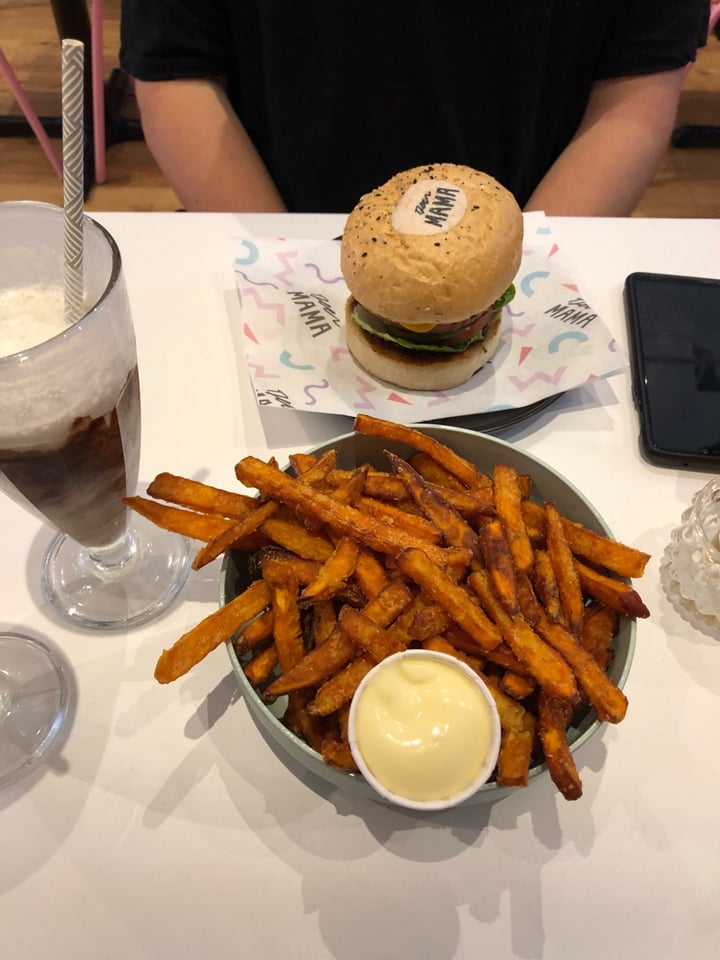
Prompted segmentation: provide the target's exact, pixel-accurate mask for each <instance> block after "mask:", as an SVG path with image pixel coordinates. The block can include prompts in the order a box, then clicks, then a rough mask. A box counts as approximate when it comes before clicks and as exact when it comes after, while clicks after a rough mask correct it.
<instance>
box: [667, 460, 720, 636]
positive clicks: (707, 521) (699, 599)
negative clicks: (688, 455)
mask: <svg viewBox="0 0 720 960" xmlns="http://www.w3.org/2000/svg"><path fill="white" fill-rule="evenodd" d="M664 576H665V579H666V581H667V583H668V585H669V586H670V588H671V591H673V592H677V593H679V594H680V596H681V597H682V599H683V600H684V601H685V602H686V603H690V604H692V606H693V607H694V608H695V610H696V611H697V612H698V613H700V614H701V615H702V616H703V617H707V618H712V619H715V620H717V621H718V624H720V477H715V478H713V479H712V480H710V481H709V483H707V484H706V485H705V486H704V487H703V488H702V489H701V490H698V492H697V493H696V494H695V496H694V497H693V500H692V503H691V505H690V507H689V508H688V509H687V510H686V511H685V512H684V513H683V515H682V518H681V525H680V526H679V527H677V528H676V529H675V530H673V532H672V537H671V542H670V545H669V546H668V548H667V550H666V555H665V571H664Z"/></svg>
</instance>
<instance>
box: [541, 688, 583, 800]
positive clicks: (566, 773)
mask: <svg viewBox="0 0 720 960" xmlns="http://www.w3.org/2000/svg"><path fill="white" fill-rule="evenodd" d="M571 712H572V707H568V705H567V703H564V702H562V701H560V700H557V699H556V698H555V697H551V696H549V695H548V694H547V692H546V691H545V690H541V691H540V696H539V698H538V733H539V735H540V742H541V743H542V747H543V753H544V754H545V762H546V763H547V765H548V770H549V771H550V776H551V777H552V780H553V783H554V784H555V786H556V787H557V788H558V790H559V791H560V793H561V794H562V795H563V797H565V799H566V800H577V799H578V798H579V797H581V796H582V780H581V779H580V774H579V773H578V769H577V766H576V765H575V760H574V759H573V755H572V753H571V752H570V747H569V746H568V742H567V736H566V729H567V724H568V720H569V714H570V713H571Z"/></svg>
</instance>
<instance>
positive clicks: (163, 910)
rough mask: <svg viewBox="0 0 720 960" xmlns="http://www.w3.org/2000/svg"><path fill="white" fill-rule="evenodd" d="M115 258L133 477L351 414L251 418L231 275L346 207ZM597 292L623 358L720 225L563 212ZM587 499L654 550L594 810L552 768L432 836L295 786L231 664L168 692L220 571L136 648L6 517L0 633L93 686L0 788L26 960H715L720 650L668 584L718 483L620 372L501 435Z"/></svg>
mask: <svg viewBox="0 0 720 960" xmlns="http://www.w3.org/2000/svg"><path fill="white" fill-rule="evenodd" d="M97 219H99V220H101V221H102V222H103V223H104V224H105V225H106V226H107V227H108V228H109V229H110V230H111V232H112V233H113V234H114V235H115V237H116V239H117V241H118V243H119V245H120V248H121V250H122V252H123V256H124V260H125V267H126V278H127V284H128V288H129V293H130V298H131V305H132V309H133V313H134V319H135V324H136V329H137V339H138V351H139V358H140V370H141V380H142V388H143V404H144V433H143V450H142V461H141V483H142V485H143V486H144V484H145V483H147V482H148V481H149V480H150V479H152V477H154V476H155V474H156V473H158V472H160V471H162V470H170V471H172V472H175V473H179V474H185V475H188V476H195V477H198V478H201V479H206V480H209V481H210V482H213V483H216V484H220V485H233V484H234V483H235V480H234V475H233V465H234V463H235V461H236V460H237V459H239V458H240V457H241V456H242V455H244V454H245V453H248V452H249V453H253V454H256V455H259V456H264V457H266V456H268V453H269V452H272V453H273V454H274V455H275V456H277V457H278V459H279V460H280V461H281V462H282V461H283V457H284V455H285V453H286V452H287V451H289V450H290V449H300V448H302V447H303V446H306V445H308V444H309V443H310V442H316V441H320V440H324V439H326V438H329V437H331V436H333V435H335V434H337V433H340V432H343V431H344V430H346V429H347V428H348V426H349V421H348V420H346V419H342V418H332V417H324V416H313V415H310V414H297V415H296V414H294V413H292V412H287V411H282V410H274V411H269V412H268V411H265V412H263V414H262V416H261V414H260V412H259V411H258V409H257V407H256V406H255V403H254V400H253V396H252V392H251V389H250V384H249V381H248V378H247V374H246V371H245V368H244V360H243V358H242V353H241V351H240V349H239V339H238V337H237V330H238V320H239V308H238V303H237V298H236V293H235V287H234V279H233V272H232V263H233V257H234V255H235V253H236V252H237V243H238V239H237V238H239V237H241V236H243V235H247V231H248V230H249V231H251V232H256V233H269V234H284V235H289V234H291V233H292V234H293V235H296V236H319V237H328V238H329V237H333V236H335V235H337V234H338V233H339V232H340V230H341V228H342V222H343V218H342V217H335V216H327V217H303V216H295V217H292V218H288V217H273V216H267V217H262V216H233V215H181V214H132V213H130V214H102V215H97ZM553 229H554V231H556V232H557V234H558V236H559V237H560V238H561V242H562V248H563V251H564V253H565V254H566V255H567V256H569V257H572V259H573V261H574V263H575V265H576V273H577V275H578V276H579V278H580V289H581V291H582V292H583V293H585V294H586V295H587V297H588V299H589V300H590V302H591V303H592V304H593V305H594V306H595V307H596V308H597V309H598V310H599V312H600V313H601V315H602V316H603V317H604V319H605V321H606V323H607V324H608V325H609V326H610V327H611V329H612V330H613V332H614V333H615V335H616V336H617V338H618V340H619V341H620V342H621V343H625V340H626V337H625V328H624V317H623V311H622V295H621V291H622V283H623V280H624V278H625V276H626V275H627V274H628V273H630V272H631V271H633V270H654V271H664V272H671V273H672V272H677V273H683V274H697V275H701V276H713V275H717V271H718V262H719V258H718V255H719V254H720V222H718V221H692V222H691V221H669V220H668V221H658V220H622V221H621V220H570V219H562V220H555V221H553ZM504 436H505V438H506V439H511V440H513V441H514V442H517V443H518V444H519V445H521V446H522V447H524V448H525V449H526V450H528V451H530V452H531V453H533V454H536V455H537V456H539V457H541V458H542V459H543V460H545V461H546V462H548V463H550V464H551V465H552V466H554V467H555V468H556V469H557V470H559V471H560V472H561V473H563V474H564V475H565V476H566V477H568V478H569V479H570V480H571V481H572V482H574V483H575V484H576V485H577V486H578V487H579V488H580V489H581V490H583V492H584V493H585V494H586V495H587V497H588V498H589V499H590V500H591V502H592V503H594V505H595V506H596V507H597V508H598V510H599V511H600V512H601V513H602V514H603V515H604V517H605V518H606V520H607V521H608V522H609V524H610V526H611V528H612V529H613V530H615V531H616V533H617V534H618V536H620V537H621V538H622V539H624V540H626V541H627V542H629V543H631V544H634V545H636V546H638V547H640V548H641V549H643V550H646V551H648V552H650V553H652V554H653V560H652V562H651V564H650V565H649V569H648V572H647V574H646V576H645V578H644V579H643V580H642V581H641V582H640V590H641V593H642V595H643V597H644V599H645V601H646V603H647V604H648V606H649V607H650V609H651V611H652V617H651V619H650V620H649V621H644V622H641V623H640V624H639V627H638V638H637V640H638V642H637V651H636V656H635V661H634V664H633V668H632V671H631V674H630V678H629V682H628V685H627V687H626V692H627V693H628V696H629V700H630V709H629V712H628V716H627V718H626V720H625V721H624V722H623V723H622V724H621V725H620V726H619V727H617V728H611V729H606V730H605V731H604V733H603V734H602V735H601V736H596V737H595V738H594V739H593V740H591V741H590V743H589V744H587V745H586V746H585V747H583V748H582V750H581V751H580V753H579V754H578V756H577V759H578V762H579V765H580V766H581V773H582V775H583V779H584V788H585V792H584V796H583V797H582V799H581V800H579V801H578V802H576V803H567V802H565V801H563V800H562V798H560V797H559V796H558V793H557V791H556V790H555V788H554V787H553V785H552V784H551V783H550V781H549V779H548V778H541V779H540V782H535V783H534V784H533V785H532V786H531V787H529V788H528V789H527V790H524V791H523V790H520V791H518V792H517V793H516V794H514V795H513V796H511V797H510V798H508V799H505V800H503V801H502V802H500V803H498V804H496V805H494V806H487V807H473V808H468V809H465V808H460V809H457V810H455V811H452V812H450V813H447V814H444V815H441V816H437V817H435V818H434V819H430V820H426V821H423V820H420V819H417V818H415V817H414V816H412V815H410V814H409V813H405V812H401V811H394V810H392V809H389V808H387V807H384V806H381V805H379V804H377V803H373V802H369V801H368V802H366V803H360V804H358V803H356V802H355V801H354V800H351V799H349V798H347V797H345V796H344V795H342V794H340V793H337V792H333V790H332V789H331V788H329V787H327V786H324V785H323V784H321V783H320V782H318V781H315V780H310V779H307V778H306V779H305V780H303V779H302V778H301V777H300V776H298V770H297V769H295V768H292V767H291V766H290V765H289V764H288V763H286V762H285V761H284V760H283V758H282V756H281V755H280V754H278V753H276V752H274V750H273V749H272V748H271V747H270V746H269V744H268V743H267V742H266V741H265V740H264V739H263V737H262V736H261V735H260V733H259V732H258V729H257V728H256V726H255V724H254V723H253V721H252V719H251V718H250V715H249V714H248V711H247V709H246V707H245V705H244V704H243V703H242V702H237V700H238V695H237V691H236V685H235V682H234V679H233V676H232V673H231V671H230V665H229V662H228V659H227V656H226V654H225V652H224V650H222V649H221V650H218V651H216V652H215V653H214V654H213V655H212V656H209V657H208V658H207V659H206V660H205V661H204V662H203V663H202V664H200V665H199V666H198V667H197V668H196V669H195V670H193V671H192V672H191V673H190V674H189V675H188V676H186V677H184V678H182V679H181V680H179V681H178V682H176V683H175V684H172V685H169V686H167V687H161V686H159V685H158V684H156V683H155V681H154V680H153V668H154V664H155V660H156V658H157V656H158V654H159V652H160V651H161V649H162V648H163V647H166V646H169V645H170V644H171V643H172V642H173V641H174V640H175V639H176V638H177V637H178V636H179V635H180V634H181V633H182V632H184V631H185V630H186V629H188V628H189V627H190V626H191V625H192V624H194V623H195V622H197V621H198V620H199V619H200V618H201V617H202V616H204V615H205V614H207V613H208V612H210V611H211V610H212V609H213V608H214V606H215V604H216V603H217V596H218V582H217V577H218V572H219V566H218V564H217V563H216V564H214V565H212V566H211V567H209V568H206V569H205V570H203V571H202V572H201V573H199V574H197V575H193V576H192V578H191V580H190V581H189V582H188V584H187V585H186V587H185V588H184V590H183V592H182V594H181V598H180V600H179V601H178V602H177V603H176V604H175V605H174V606H173V607H172V609H171V610H170V611H169V612H168V614H167V615H166V616H165V617H163V618H162V619H160V620H157V621H156V622H154V623H151V624H149V625H148V626H146V627H145V628H142V629H138V630H136V631H132V632H128V633H127V634H110V635H102V634H93V633H90V632H84V631H83V632H81V631H76V630H72V629H68V628H67V627H65V626H63V625H62V624H60V623H59V622H58V621H57V620H56V619H54V617H53V614H52V613H51V611H50V610H48V608H47V606H46V605H45V604H44V603H43V601H42V600H41V598H40V595H39V587H38V570H39V564H40V559H41V556H42V553H43V551H44V549H45V547H46V545H47V544H48V542H49V540H50V537H51V531H50V529H49V528H47V527H43V526H41V525H40V524H39V523H38V522H37V521H35V520H34V519H32V518H31V517H29V516H28V515H26V514H24V513H23V512H22V511H21V510H20V508H18V507H16V506H15V505H14V504H12V503H11V502H9V501H3V502H2V503H0V523H1V525H2V530H3V535H2V550H1V551H0V577H1V581H2V602H1V604H0V629H3V628H4V629H16V630H21V631H27V632H30V633H32V634H35V635H38V636H40V637H45V638H48V639H50V640H52V641H54V642H55V643H56V644H58V645H59V646H60V647H61V648H62V650H63V651H64V653H65V655H66V656H67V658H68V659H69V661H70V663H71V664H72V667H73V670H74V673H75V678H76V684H77V691H78V699H77V708H76V712H75V717H74V722H73V724H72V727H71V728H70V730H69V733H68V738H67V740H66V742H65V743H64V745H63V747H62V750H61V752H60V753H59V754H58V755H57V756H55V757H53V758H52V760H51V762H50V763H48V764H45V765H44V766H43V767H42V769H40V770H38V772H37V773H36V774H34V775H33V776H32V777H31V778H28V779H25V780H24V781H22V782H20V783H19V784H17V785H15V786H14V787H11V788H8V789H6V790H5V791H3V792H2V793H0V837H1V838H2V851H1V854H0V894H1V895H2V896H1V899H0V917H1V918H2V926H1V928H0V930H1V933H0V937H1V938H2V939H1V940H0V942H1V943H2V956H3V957H7V958H8V960H10V958H13V960H26V958H27V960H30V958H33V960H35V958H38V957H48V958H51V960H65V958H71V960H77V958H86V957H87V958H93V960H100V958H118V960H140V958H143V960H158V958H185V957H188V958H191V957H193V958H194V957H207V958H213V960H219V958H225V957H228V958H230V957H232V958H234V960H235V958H262V960H270V958H283V960H289V958H293V960H294V958H311V960H325V958H330V957H332V958H337V960H369V958H393V960H394V958H405V957H407V958H421V960H425V958H427V960H449V958H470V957H472V958H476V957H491V958H494V960H495V958H505V957H521V958H527V960H536V958H543V960H555V958H563V960H590V958H609V957H613V958H616V960H619V958H628V960H630V958H633V960H634V958H637V957H638V956H646V957H652V958H653V960H660V958H667V960H678V958H680V957H692V958H693V960H704V958H715V957H717V956H720V828H719V827H718V819H719V816H720V800H719V798H718V794H719V793H720V774H719V771H720V760H719V759H718V755H719V752H720V751H719V748H718V738H717V730H718V720H719V718H720V646H719V641H718V639H716V638H714V637H712V636H709V635H707V634H704V633H702V632H698V631H696V630H694V629H693V628H692V627H691V626H690V625H689V624H688V623H687V622H685V621H684V620H683V619H682V617H681V616H680V615H679V614H678V613H677V612H676V611H675V609H674V608H673V607H672V605H671V604H670V602H669V601H668V600H667V599H666V597H665V595H664V593H663V591H662V588H661V586H660V583H659V579H658V565H659V561H660V558H661V556H662V552H663V549H664V547H665V545H666V543H667V541H668V539H669V535H670V532H671V530H672V529H673V527H674V526H676V525H677V523H678V521H679V518H680V515H681V513H682V511H683V510H684V508H685V507H686V506H687V505H688V503H689V502H690V499H691V496H692V494H693V493H694V492H695V491H696V490H697V489H699V488H700V487H701V486H702V485H703V484H704V483H705V481H706V480H707V475H705V474H700V473H692V472H682V473H680V472H675V471H673V470H669V469H655V468H652V467H649V466H647V465H646V464H644V463H643V462H642V461H641V459H640V457H639V454H638V450H637V421H636V416H635V412H634V410H633V407H632V404H631V400H630V381H629V376H628V375H627V374H621V375H618V376H615V377H613V378H611V379H609V380H607V381H604V382H601V383H598V384H597V385H596V386H595V387H594V388H592V389H591V388H583V389H582V390H579V391H575V392H573V393H571V394H568V395H566V396H565V397H564V398H562V399H561V400H559V401H558V402H557V403H555V404H554V405H553V406H552V407H550V408H549V409H548V410H547V411H546V412H545V413H543V414H542V415H540V416H539V417H538V418H536V419H535V420H532V421H530V422H527V423H525V424H523V425H520V426H518V427H516V428H514V429H513V430H510V431H509V432H507V433H506V434H505V435H504Z"/></svg>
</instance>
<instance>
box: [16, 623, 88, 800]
mask: <svg viewBox="0 0 720 960" xmlns="http://www.w3.org/2000/svg"><path fill="white" fill-rule="evenodd" d="M70 690H71V683H70V678H69V676H68V672H67V668H65V667H64V666H63V663H62V661H61V660H60V658H59V657H58V656H57V654H56V653H55V652H54V651H53V650H52V649H51V648H50V647H48V646H46V645H45V644H44V643H42V642H41V641H40V640H33V639H31V638H30V637H26V636H23V635H22V634H19V633H0V787H6V786H8V785H9V784H11V783H15V781H17V780H19V779H20V778H21V777H24V776H25V775H26V774H28V773H30V771H31V770H34V769H35V767H36V766H37V765H38V763H39V762H40V760H41V759H43V758H44V757H45V755H46V753H47V751H48V750H49V748H50V747H51V746H52V744H53V743H55V741H56V740H57V737H58V734H59V733H60V731H61V730H62V728H63V724H64V721H65V720H66V718H67V717H68V713H69V710H68V708H69V704H70Z"/></svg>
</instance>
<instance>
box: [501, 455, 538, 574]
mask: <svg viewBox="0 0 720 960" xmlns="http://www.w3.org/2000/svg"><path fill="white" fill-rule="evenodd" d="M493 480H494V483H495V511H496V513H497V515H498V517H499V518H500V520H501V521H502V523H503V527H504V528H505V536H506V538H507V541H508V545H509V547H510V553H511V555H512V558H513V562H514V564H515V566H516V568H517V569H518V571H519V572H520V573H529V572H530V570H532V567H533V562H534V557H533V548H532V544H531V543H530V537H529V536H528V532H527V530H526V528H525V521H524V520H523V515H522V494H521V491H520V483H519V479H518V474H517V471H516V470H514V469H513V467H509V466H506V465H505V464H502V463H498V464H496V465H495V468H494V470H493Z"/></svg>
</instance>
